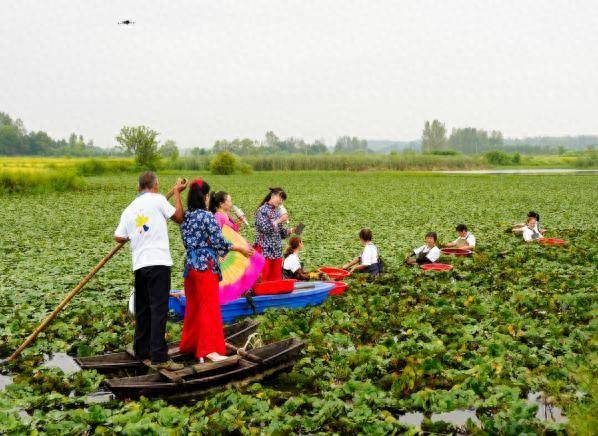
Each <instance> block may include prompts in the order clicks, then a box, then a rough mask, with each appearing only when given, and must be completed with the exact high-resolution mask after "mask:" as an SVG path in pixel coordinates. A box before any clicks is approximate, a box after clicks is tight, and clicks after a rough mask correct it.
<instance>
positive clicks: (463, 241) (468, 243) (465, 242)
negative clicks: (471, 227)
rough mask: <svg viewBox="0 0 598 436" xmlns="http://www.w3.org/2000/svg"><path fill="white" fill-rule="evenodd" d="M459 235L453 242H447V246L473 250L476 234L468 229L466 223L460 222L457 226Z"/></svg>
mask: <svg viewBox="0 0 598 436" xmlns="http://www.w3.org/2000/svg"><path fill="white" fill-rule="evenodd" d="M455 230H456V231H457V234H458V235H459V237H458V238H457V239H455V240H454V241H453V242H449V243H448V244H446V246H447V247H449V248H450V247H455V248H460V249H462V250H473V249H475V236H473V235H472V234H471V233H470V232H469V231H468V230H467V226H466V225H465V224H459V225H457V227H456V228H455Z"/></svg>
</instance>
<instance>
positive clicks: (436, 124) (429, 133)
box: [422, 120, 446, 152]
mask: <svg viewBox="0 0 598 436" xmlns="http://www.w3.org/2000/svg"><path fill="white" fill-rule="evenodd" d="M445 145H446V127H445V126H444V123H441V122H440V121H438V120H434V121H432V123H430V122H429V121H426V124H425V125H424V131H423V133H422V150H423V151H424V152H429V151H434V150H441V149H443V148H444V147H445Z"/></svg>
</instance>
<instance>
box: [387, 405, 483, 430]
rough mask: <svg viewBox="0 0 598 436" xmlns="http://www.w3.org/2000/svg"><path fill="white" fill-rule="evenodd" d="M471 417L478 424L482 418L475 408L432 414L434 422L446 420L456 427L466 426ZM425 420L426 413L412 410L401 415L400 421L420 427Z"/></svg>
mask: <svg viewBox="0 0 598 436" xmlns="http://www.w3.org/2000/svg"><path fill="white" fill-rule="evenodd" d="M468 419H471V420H472V421H473V422H474V423H475V424H476V425H479V424H480V420H479V419H478V417H477V416H476V414H475V410H469V409H457V410H453V411H451V412H444V413H433V414H432V416H430V420H431V421H432V422H438V421H444V422H448V423H449V424H452V425H454V426H456V427H465V424H466V423H467V420H468ZM423 420H424V414H423V413H421V412H410V413H405V414H403V415H401V416H399V422H400V423H402V424H406V425H410V426H413V427H420V426H421V424H422V422H423Z"/></svg>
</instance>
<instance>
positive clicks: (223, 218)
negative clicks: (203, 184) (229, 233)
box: [210, 191, 243, 233]
mask: <svg viewBox="0 0 598 436" xmlns="http://www.w3.org/2000/svg"><path fill="white" fill-rule="evenodd" d="M232 207H233V200H232V198H231V196H230V195H229V194H228V193H227V192H224V191H218V192H212V194H211V195H210V212H212V213H213V214H214V218H216V222H217V223H218V225H219V226H220V228H222V227H224V226H229V227H230V228H231V229H233V230H234V231H235V232H237V233H238V232H239V230H240V229H241V226H242V225H243V219H242V218H237V220H236V221H233V220H232V219H231V217H230V212H231V209H232Z"/></svg>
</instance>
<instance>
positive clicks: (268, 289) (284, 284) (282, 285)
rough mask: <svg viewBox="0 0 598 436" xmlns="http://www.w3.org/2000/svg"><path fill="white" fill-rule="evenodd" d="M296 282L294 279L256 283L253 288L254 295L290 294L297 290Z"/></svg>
mask: <svg viewBox="0 0 598 436" xmlns="http://www.w3.org/2000/svg"><path fill="white" fill-rule="evenodd" d="M296 281H297V280H294V279H285V280H272V281H270V282H261V283H256V284H255V285H254V286H253V293H254V294H255V295H276V294H289V293H291V292H293V289H295V282H296Z"/></svg>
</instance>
